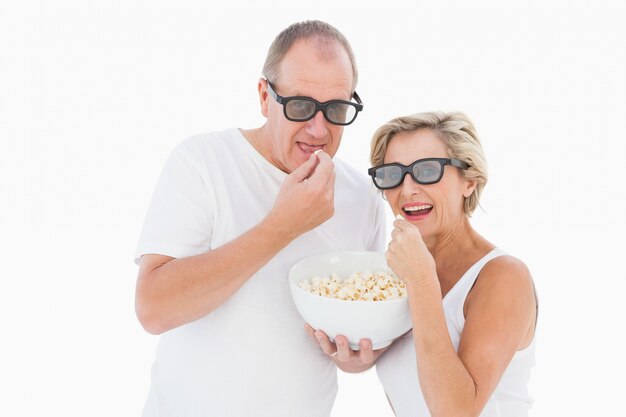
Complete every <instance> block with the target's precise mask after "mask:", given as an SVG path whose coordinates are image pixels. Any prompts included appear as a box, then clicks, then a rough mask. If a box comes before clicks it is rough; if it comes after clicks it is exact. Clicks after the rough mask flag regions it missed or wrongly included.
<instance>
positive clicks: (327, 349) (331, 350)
mask: <svg viewBox="0 0 626 417" xmlns="http://www.w3.org/2000/svg"><path fill="white" fill-rule="evenodd" d="M315 338H316V339H317V341H318V343H319V344H320V347H321V348H322V352H324V353H325V354H327V355H328V356H331V355H333V354H335V352H337V347H336V346H335V344H334V343H333V342H331V341H330V339H329V338H328V336H326V333H324V332H323V331H321V330H316V331H315Z"/></svg>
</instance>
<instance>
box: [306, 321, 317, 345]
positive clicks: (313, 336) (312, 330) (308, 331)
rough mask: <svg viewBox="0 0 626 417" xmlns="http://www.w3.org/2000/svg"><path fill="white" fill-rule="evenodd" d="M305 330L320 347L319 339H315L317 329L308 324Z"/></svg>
mask: <svg viewBox="0 0 626 417" xmlns="http://www.w3.org/2000/svg"><path fill="white" fill-rule="evenodd" d="M304 330H305V331H306V332H307V333H308V335H309V336H311V337H312V338H313V340H315V343H317V344H318V345H319V344H320V343H319V342H318V341H317V337H315V329H314V328H313V327H311V326H309V324H308V323H304Z"/></svg>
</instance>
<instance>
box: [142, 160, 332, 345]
mask: <svg viewBox="0 0 626 417" xmlns="http://www.w3.org/2000/svg"><path fill="white" fill-rule="evenodd" d="M333 168H334V165H333V163H332V160H331V159H330V157H329V156H328V155H327V154H325V153H323V152H320V153H319V154H318V156H315V155H312V156H311V157H310V158H309V160H308V161H307V162H305V163H304V164H302V165H301V166H300V167H299V168H298V169H296V170H295V171H293V172H292V173H291V174H289V175H288V176H287V178H286V179H285V181H284V183H283V185H282V186H281V189H280V191H279V194H278V196H277V198H276V202H275V204H274V207H273V208H272V211H271V212H270V213H269V214H268V216H267V217H266V218H265V219H264V220H263V221H262V222H261V223H259V224H258V225H257V226H255V227H253V228H252V229H250V230H249V231H247V232H246V233H244V234H243V235H241V236H239V237H238V238H236V239H234V240H232V241H230V242H229V243H227V244H225V245H223V246H221V247H219V248H217V249H215V250H212V251H209V252H206V253H203V254H200V255H196V256H190V257H186V258H172V257H169V256H164V255H158V254H146V255H144V256H142V258H141V262H140V267H139V274H138V278H137V288H136V296H135V307H136V312H137V317H138V318H139V321H140V322H141V324H142V326H143V327H144V328H145V329H146V331H148V332H149V333H153V334H160V333H163V332H165V331H167V330H171V329H173V328H176V327H179V326H181V325H183V324H186V323H189V322H192V321H195V320H197V319H199V318H201V317H203V316H205V315H206V314H208V313H210V312H211V311H213V310H214V309H215V308H217V307H218V306H219V305H221V304H222V303H223V302H224V301H225V300H227V299H228V298H229V297H230V296H232V295H233V294H234V293H235V292H236V291H237V290H238V289H239V288H240V287H241V286H242V285H243V284H244V283H245V282H246V281H247V280H248V279H249V278H250V277H251V276H252V275H253V274H254V273H255V272H256V271H258V270H259V269H260V268H261V267H262V266H263V265H265V264H266V263H267V262H268V261H269V260H270V259H271V258H272V257H273V256H274V255H276V254H277V253H278V252H279V251H280V250H281V249H283V248H284V247H285V246H287V245H288V244H289V243H290V242H291V241H293V240H294V239H295V238H297V237H298V236H300V235H301V234H302V233H305V232H307V231H309V230H311V229H313V228H315V227H317V226H318V225H320V224H322V223H323V222H325V221H326V220H328V219H329V218H330V217H332V215H333V213H334V194H333V190H334V182H335V174H334V169H333Z"/></svg>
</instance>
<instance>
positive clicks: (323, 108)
mask: <svg viewBox="0 0 626 417" xmlns="http://www.w3.org/2000/svg"><path fill="white" fill-rule="evenodd" d="M265 81H267V91H268V92H269V93H270V95H271V96H272V97H274V100H276V102H277V103H278V104H282V105H283V113H284V115H285V117H286V118H287V120H290V121H292V122H306V121H307V120H311V119H312V118H314V117H315V115H316V114H317V112H318V111H320V110H321V111H322V113H323V114H324V118H325V119H326V120H328V122H329V123H332V124H334V125H339V126H347V125H349V124H351V123H352V122H354V120H355V119H356V116H357V115H358V114H359V112H360V111H362V110H363V102H362V101H361V98H360V97H359V95H358V94H357V93H356V91H355V92H354V94H352V98H353V99H354V100H355V101H356V103H353V102H351V101H346V100H329V101H325V102H323V103H321V102H319V101H317V100H315V99H314V98H311V97H306V96H291V97H283V96H281V95H279V94H278V93H276V91H275V90H274V86H273V85H272V83H271V82H270V81H269V80H267V79H266V80H265ZM292 100H304V101H309V102H311V103H313V104H315V110H314V111H313V113H311V115H310V116H307V117H303V118H293V117H290V116H289V115H288V114H287V103H289V102H290V101H292ZM338 103H339V104H346V105H349V106H352V107H354V108H355V110H356V111H355V112H354V116H353V117H352V119H351V120H349V121H345V122H343V123H342V122H337V121H335V120H331V119H330V118H329V117H328V114H327V113H326V109H327V108H328V106H331V105H333V104H338Z"/></svg>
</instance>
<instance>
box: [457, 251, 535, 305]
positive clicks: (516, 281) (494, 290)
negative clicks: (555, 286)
mask: <svg viewBox="0 0 626 417" xmlns="http://www.w3.org/2000/svg"><path fill="white" fill-rule="evenodd" d="M494 297H495V298H496V299H497V298H505V299H511V298H516V299H522V300H527V301H528V302H531V301H532V299H533V298H534V286H533V282H532V276H531V274H530V270H529V269H528V267H527V266H526V264H525V263H524V262H523V261H522V260H520V259H519V258H516V257H515V256H512V255H509V254H502V255H500V256H496V257H494V258H493V259H490V260H489V261H488V262H487V263H485V265H484V266H483V268H482V269H481V270H480V273H479V274H478V277H477V278H476V282H475V284H474V287H473V288H472V290H471V291H470V293H469V294H468V299H467V301H468V302H469V303H471V302H472V301H473V300H474V299H476V300H478V299H481V301H482V300H484V299H488V298H491V299H493V298H494Z"/></svg>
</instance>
